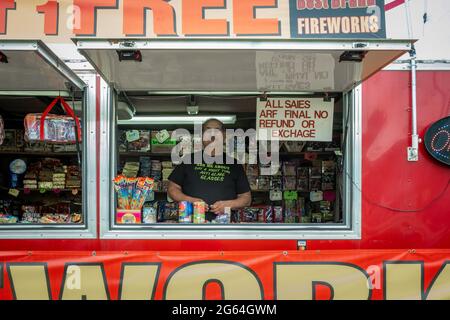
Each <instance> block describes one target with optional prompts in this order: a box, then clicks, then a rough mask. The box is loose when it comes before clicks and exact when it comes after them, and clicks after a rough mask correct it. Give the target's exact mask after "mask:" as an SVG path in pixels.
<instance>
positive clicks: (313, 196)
mask: <svg viewBox="0 0 450 320" xmlns="http://www.w3.org/2000/svg"><path fill="white" fill-rule="evenodd" d="M309 199H310V200H311V202H317V201H322V200H323V192H322V191H312V192H311V193H310V194H309Z"/></svg>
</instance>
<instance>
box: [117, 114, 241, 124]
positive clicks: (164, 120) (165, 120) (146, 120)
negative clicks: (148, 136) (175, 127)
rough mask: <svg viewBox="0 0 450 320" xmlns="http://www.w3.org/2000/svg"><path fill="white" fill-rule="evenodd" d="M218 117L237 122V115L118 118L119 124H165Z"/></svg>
mask: <svg viewBox="0 0 450 320" xmlns="http://www.w3.org/2000/svg"><path fill="white" fill-rule="evenodd" d="M211 118H214V119H217V120H219V121H221V122H222V123H223V124H235V123H236V116H235V115H227V116H224V115H208V116H136V117H133V118H132V119H130V120H118V122H117V123H118V124H119V125H139V124H141V125H143V124H154V125H159V124H161V125H165V124H194V123H203V122H205V121H206V120H208V119H211Z"/></svg>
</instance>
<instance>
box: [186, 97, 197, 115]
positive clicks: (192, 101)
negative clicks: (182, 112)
mask: <svg viewBox="0 0 450 320" xmlns="http://www.w3.org/2000/svg"><path fill="white" fill-rule="evenodd" d="M199 109H200V108H199V107H198V104H197V99H196V98H195V96H194V95H190V96H189V103H188V105H187V106H186V111H187V114H188V115H190V116H196V115H198V111H199Z"/></svg>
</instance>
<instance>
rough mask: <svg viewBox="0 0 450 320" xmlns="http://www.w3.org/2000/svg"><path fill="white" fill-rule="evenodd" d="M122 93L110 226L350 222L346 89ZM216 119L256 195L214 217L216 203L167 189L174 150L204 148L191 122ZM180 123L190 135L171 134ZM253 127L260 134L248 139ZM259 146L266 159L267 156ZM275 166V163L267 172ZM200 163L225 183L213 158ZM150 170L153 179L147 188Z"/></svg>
mask: <svg viewBox="0 0 450 320" xmlns="http://www.w3.org/2000/svg"><path fill="white" fill-rule="evenodd" d="M119 100H122V101H119V102H118V103H117V104H116V117H115V118H116V134H115V135H116V137H115V138H116V139H115V141H116V155H117V157H116V159H117V160H116V168H115V175H116V177H115V180H114V183H113V184H114V195H115V198H114V209H113V210H112V214H113V216H112V217H111V224H112V227H113V228H116V229H129V228H138V229H146V228H150V229H154V228H158V227H164V228H167V227H173V228H194V229H198V228H208V227H211V225H214V226H215V227H218V228H220V227H221V226H223V227H226V228H237V229H245V228H246V227H251V228H256V229H261V230H270V229H271V228H277V227H283V226H284V227H288V226H292V227H295V228H296V229H299V230H301V229H303V228H305V229H322V228H323V229H324V230H327V229H328V228H334V227H343V226H345V225H346V224H347V223H348V221H347V220H348V216H347V215H345V214H344V210H343V204H344V202H345V201H346V200H345V199H346V197H345V193H344V181H343V180H344V179H343V172H344V168H343V163H344V159H343V156H342V155H343V153H342V151H343V149H345V146H344V139H345V135H344V127H345V125H344V121H345V120H344V119H348V117H347V115H346V114H344V111H345V109H346V108H344V100H345V99H344V95H343V94H341V93H333V94H310V95H307V94H299V95H295V94H291V95H289V96H280V95H268V96H267V95H239V94H234V95H233V94H231V95H230V94H227V95H221V94H216V95H214V94H178V95H175V94H172V95H169V94H167V95H143V94H142V93H133V92H128V93H127V94H126V95H125V96H121V97H119ZM130 108H131V109H133V111H134V116H131V114H132V112H130ZM346 117H347V118H346ZM210 118H211V119H212V118H213V119H219V120H220V121H221V122H222V123H223V125H224V129H228V130H227V131H226V135H225V139H224V144H225V145H224V151H225V152H227V153H228V154H229V156H231V157H234V158H235V159H239V160H241V161H242V162H243V164H242V166H243V170H244V171H243V172H244V174H245V176H246V179H247V180H248V184H249V187H250V192H251V197H252V201H251V204H249V205H246V206H244V207H241V208H238V209H231V210H225V212H224V214H218V215H216V214H211V212H210V213H209V214H208V211H209V210H208V205H212V203H206V205H207V206H206V214H205V217H203V216H202V215H203V211H205V208H204V207H201V206H200V207H199V205H198V204H197V203H193V204H192V203H186V202H182V203H181V202H180V203H178V202H176V201H173V200H172V199H170V197H169V196H168V190H167V189H168V185H169V177H170V176H171V174H172V172H173V171H174V170H175V168H176V166H177V164H178V162H177V161H175V160H174V158H173V154H175V153H176V154H177V155H179V156H180V157H178V158H177V159H180V158H183V156H186V154H188V153H189V152H193V151H194V152H195V151H198V146H199V145H200V149H201V147H202V133H199V132H198V127H197V129H196V128H195V127H194V122H197V123H204V122H205V120H207V119H210ZM346 122H347V121H346ZM347 125H348V123H347ZM201 127H202V126H201V125H200V128H201ZM180 129H181V130H183V131H182V132H184V133H185V134H184V135H179V136H177V137H175V136H174V135H173V133H174V131H175V130H177V132H178V130H180ZM230 130H235V132H237V131H236V130H241V131H242V132H244V133H245V134H247V135H245V138H244V139H243V140H242V139H239V138H236V136H233V135H231V136H230V135H229V133H230V132H232V131H230ZM252 134H254V135H255V137H256V138H257V139H259V140H252V138H251V135H252ZM281 136H283V137H282V138H280V137H281ZM271 137H272V138H274V140H277V139H275V137H278V138H280V141H277V142H274V143H273V144H271V142H270V141H267V140H270V139H271ZM230 139H231V140H230ZM227 140H228V141H227ZM255 141H257V143H256V144H255V143H254V142H255ZM227 142H228V144H227ZM196 146H197V149H196ZM230 146H232V147H233V148H232V149H231V150H230V149H229V147H230ZM271 148H276V150H271ZM174 150H176V152H173V151H174ZM201 150H203V149H201ZM242 150H244V153H242V152H241V151H242ZM180 152H181V154H180ZM260 152H262V154H263V155H266V158H264V159H262V157H261V155H260ZM183 153H184V154H183ZM255 156H256V161H255V158H254V157H255ZM252 157H253V158H252ZM252 159H253V160H252ZM270 159H271V160H270ZM178 161H179V160H178ZM274 164H277V166H273V168H276V169H275V170H271V167H270V166H271V165H274ZM194 167H195V168H196V169H194V170H198V171H200V172H201V173H202V174H203V171H204V175H203V176H205V175H206V176H207V179H209V180H211V179H212V180H217V181H219V180H220V179H218V178H220V176H223V174H222V173H221V172H219V171H220V170H218V169H220V168H215V167H214V165H213V166H212V167H210V168H208V165H205V164H201V165H198V166H197V165H194ZM206 171H208V172H206ZM225 174H226V173H225ZM145 177H149V178H151V179H152V187H151V191H149V192H148V193H146V192H145V187H144V184H145V179H144V178H145ZM216 178H217V179H216ZM222 180H223V179H222ZM222 180H221V181H222ZM139 183H141V186H139ZM218 183H220V182H218ZM143 194H145V198H143V197H144V196H143ZM124 203H125V204H124ZM199 215H200V216H199ZM204 232H208V231H207V230H204Z"/></svg>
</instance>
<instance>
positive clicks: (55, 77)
mask: <svg viewBox="0 0 450 320" xmlns="http://www.w3.org/2000/svg"><path fill="white" fill-rule="evenodd" d="M13 2H14V1H13ZM93 2H95V1H93ZM106 2H108V1H105V3H106ZM110 2H111V3H110V7H108V6H106V5H105V4H103V5H102V7H97V6H96V5H95V4H93V5H92V6H81V7H80V8H79V9H80V10H81V11H80V12H81V13H80V14H82V15H83V14H84V15H86V17H88V19H81V21H82V23H81V25H80V26H77V27H74V30H73V32H71V33H70V34H69V35H65V36H66V38H71V41H72V43H74V44H75V46H76V49H77V50H78V53H77V57H78V58H79V60H78V61H73V60H72V61H62V59H60V58H58V57H57V55H56V54H55V53H52V50H51V49H49V48H48V47H47V46H46V45H44V44H43V43H42V42H41V41H35V40H3V39H1V38H0V59H1V61H2V63H0V72H1V78H0V94H1V95H0V115H1V116H2V117H3V122H4V129H3V131H4V133H3V135H4V141H3V143H2V144H1V145H0V153H1V154H2V155H3V156H2V160H1V162H0V165H1V166H2V167H1V169H2V175H1V176H0V181H2V197H1V199H0V201H1V202H0V210H1V211H0V219H1V224H0V238H1V239H0V257H1V260H0V284H1V285H0V298H1V299H83V298H86V299H257V300H259V299H450V266H449V265H448V260H449V259H450V232H449V231H450V222H449V219H448V217H447V216H448V214H450V208H449V203H450V192H449V191H448V185H449V178H450V171H449V167H448V164H449V161H448V159H449V150H450V149H449V148H450V138H449V137H450V133H449V132H450V131H449V126H450V125H449V114H450V104H449V101H450V90H449V86H448V83H449V80H450V72H449V71H448V70H449V69H448V68H447V63H446V62H445V61H441V62H439V63H436V64H432V65H431V64H430V63H429V61H428V63H425V62H424V61H420V59H417V58H416V52H415V48H417V46H419V45H420V41H418V42H416V41H414V40H395V39H386V29H385V26H384V24H385V23H384V20H385V14H387V13H386V12H385V10H384V8H386V7H384V1H359V2H358V3H359V4H360V6H359V7H358V6H357V5H355V6H354V7H347V6H346V4H344V5H343V7H339V5H337V4H336V3H335V2H333V1H320V8H319V7H316V8H306V6H308V5H309V4H308V3H309V2H308V1H306V2H305V1H280V4H278V3H277V2H276V1H246V2H245V4H243V3H244V2H239V1H234V2H233V6H234V8H235V9H236V10H237V9H239V10H238V11H236V10H235V11H233V12H232V13H231V14H230V12H228V9H229V8H227V4H226V3H225V4H224V8H222V9H219V8H216V7H214V8H215V10H210V9H211V8H209V9H208V10H206V11H204V9H203V7H205V6H207V5H206V4H194V2H193V1H186V0H184V1H175V2H176V3H177V4H179V6H176V5H174V7H170V6H171V5H170V4H168V3H166V2H164V4H160V6H159V7H158V6H157V7H153V6H151V8H140V9H142V10H140V9H139V8H138V7H136V6H131V5H130V4H129V1H123V3H122V4H121V5H116V4H117V3H119V2H116V1H110ZM217 2H221V1H217ZM247 2H248V3H247ZM363 2H364V3H365V5H363ZM0 3H2V2H1V1H0ZM76 3H77V1H74V4H76ZM120 3H121V2H120ZM199 3H200V2H199ZM249 3H252V4H251V5H250V4H249ZM318 3H319V2H318ZM332 3H334V4H333V5H332ZM380 3H383V4H380ZM64 5H66V4H64ZM262 5H264V6H271V5H272V6H273V7H260V6H262ZM303 5H304V6H305V7H304V6H303ZM240 6H242V7H240ZM332 6H334V7H332ZM0 8H1V7H0ZM175 8H176V9H175ZM270 8H272V9H270ZM107 9H111V10H110V16H108V17H104V19H105V25H107V26H112V22H111V21H112V16H113V15H116V14H121V13H122V14H123V31H122V32H116V31H115V30H106V31H103V33H102V32H99V33H98V34H96V28H97V10H98V12H103V11H107ZM138 9H139V10H138ZM147 9H151V10H152V11H154V12H153V14H154V16H160V15H162V16H165V19H156V18H155V17H154V20H155V21H154V24H153V29H152V30H153V32H154V33H155V34H156V35H157V36H159V37H149V36H147V35H146V34H147V32H148V31H147V28H150V27H149V26H147V25H146V24H145V19H146V15H145V14H144V15H143V17H144V18H143V19H142V17H141V18H138V17H140V16H141V13H142V12H144V13H145V12H146V10H147ZM169 9H170V10H169ZM197 9H199V10H197ZM368 9H377V10H375V11H370V12H369V11H368ZM8 10H9V12H10V13H12V12H14V10H16V8H15V7H14V8H13V7H11V8H9V9H8ZM46 10H47V11H45V12H46V13H47V16H49V17H50V15H49V13H51V12H52V11H51V7H49V8H47V9H46ZM175 10H180V11H179V12H177V13H179V15H180V16H179V17H178V19H181V20H180V21H178V20H177V18H176V16H175V13H174V12H175ZM202 10H203V11H202ZM220 10H227V14H229V15H230V16H227V17H228V18H223V16H220V14H219V15H218V12H219V11H220ZM260 10H262V11H263V12H264V15H262V16H261V15H258V16H257V14H256V13H255V12H260ZM270 10H277V11H278V12H281V11H283V12H284V11H288V18H287V19H284V18H279V19H274V18H268V16H270V17H272V16H271V15H270ZM41 11H43V9H41ZM116 11H117V12H116ZM211 11H214V12H215V13H216V15H214V14H212V12H211ZM113 12H114V13H113ZM198 12H200V14H198ZM201 12H203V14H201ZM205 12H208V13H209V14H211V15H208V16H205ZM249 12H250V14H249ZM252 12H253V16H252V14H251V13H252ZM368 12H369V13H368ZM374 12H375V13H374ZM248 15H249V17H248ZM285 15H286V14H285ZM100 17H101V15H99V20H101V19H100ZM180 17H181V18H180ZM280 17H283V15H281V16H280ZM320 17H328V20H327V18H320ZM132 18H134V19H132ZM172 18H173V19H172ZM227 19H228V20H227ZM173 21H174V22H173ZM45 25H46V37H48V33H47V32H50V31H51V26H52V24H50V23H49V21H47V22H46V24H45ZM105 25H103V23H99V26H98V27H99V28H100V29H102V28H105ZM179 25H181V31H180V28H179ZM337 25H340V26H341V27H342V30H337V29H335V30H334V31H335V33H336V34H337V35H333V34H331V33H330V30H332V28H333V26H334V27H335V28H338V29H339V27H337ZM13 26H14V23H13ZM10 28H11V26H10ZM286 28H288V29H289V30H290V33H289V32H288V33H286V31H284V30H285V29H286ZM330 28H331V29H330ZM47 29H48V30H47ZM112 29H114V28H112ZM142 29H143V30H142ZM150 29H151V28H150ZM49 30H50V31H49ZM53 31H54V30H53ZM142 31H144V32H142ZM61 32H63V31H61ZM30 33H31V34H33V35H34V33H32V32H31V31H30ZM6 34H8V33H6ZM118 35H119V36H118ZM11 37H15V38H18V39H19V38H21V37H20V36H19V35H17V34H15V31H11V34H10V36H9V38H10V39H11ZM27 37H29V35H28V36H27ZM405 38H408V39H412V37H411V36H408V37H405ZM68 45H69V44H68ZM70 45H73V44H70ZM416 45H417V46H416ZM52 48H55V51H57V48H58V47H57V46H52ZM401 57H402V58H401ZM399 59H400V60H401V59H404V61H403V63H396V64H391V63H393V62H394V61H397V62H398V61H399ZM386 66H389V67H388V68H385V67H386ZM437 69H440V70H437ZM55 98H57V99H56V100H57V101H59V102H60V103H59V104H61V105H62V106H63V107H64V106H67V105H68V106H69V107H70V110H73V111H74V116H73V117H72V118H75V117H76V116H77V117H78V118H79V119H80V122H81V126H80V127H81V139H78V138H79V137H78V138H77V139H76V141H75V142H73V141H72V143H67V141H65V142H66V143H64V144H62V143H55V141H52V143H48V141H38V142H36V143H32V142H30V141H29V140H30V139H23V137H24V136H25V137H26V138H27V137H28V131H29V125H28V122H27V121H26V119H28V118H29V117H32V115H35V117H37V119H39V117H42V116H43V115H41V113H42V112H44V110H45V109H46V107H47V106H48V105H50V104H51V103H52V101H54V99H55ZM59 104H58V105H59ZM65 111H66V113H70V112H67V108H65ZM58 112H59V111H58V110H57V108H56V107H55V109H54V110H53V111H52V115H51V116H52V117H54V119H65V120H67V118H68V116H67V115H66V116H64V115H63V114H62V113H61V112H59V113H58ZM54 113H55V114H54ZM208 118H216V119H219V120H221V121H222V122H223V123H224V124H225V126H226V128H228V129H242V132H244V133H251V132H253V133H254V134H256V135H257V137H258V138H260V139H259V142H261V141H265V140H266V139H267V136H265V134H268V135H269V137H277V139H276V141H277V144H272V145H270V146H271V148H272V147H273V148H274V149H270V154H269V153H267V154H268V155H269V157H268V158H270V160H272V161H275V162H277V161H278V162H279V163H278V170H276V172H271V173H270V174H267V173H266V172H267V171H266V170H265V169H267V166H265V164H263V163H261V161H260V160H261V154H257V157H256V158H257V160H258V161H256V162H254V163H245V165H244V168H245V171H246V174H247V178H248V180H249V184H250V187H251V189H252V204H251V206H249V207H246V208H242V209H239V210H234V211H232V212H230V214H229V216H228V217H227V220H226V221H225V223H224V221H216V223H178V221H179V205H178V204H177V203H174V202H173V201H171V200H170V199H169V198H168V196H167V177H168V175H169V174H170V173H171V172H172V170H173V168H174V166H175V164H174V161H173V158H172V151H173V150H174V148H177V147H178V146H179V145H180V144H181V143H187V144H188V145H192V144H194V143H195V142H196V141H198V137H199V136H196V132H195V129H194V123H196V122H202V121H204V120H205V119H208ZM24 119H25V130H26V131H25V134H24V132H23V130H24V126H23V122H24ZM56 122H57V121H56V120H55V123H56ZM40 123H41V124H42V123H43V121H41V122H40ZM70 123H72V122H70ZM72 125H73V123H72ZM61 127H62V125H61V124H60V123H57V124H55V129H54V131H51V127H50V126H49V127H48V128H47V129H48V130H49V132H54V133H55V134H57V133H58V132H59V131H58V128H61ZM66 129H67V130H69V131H70V130H71V127H67V126H66ZM176 129H184V131H183V132H184V134H185V136H183V137H182V138H180V137H178V139H179V140H177V138H176V137H175V136H173V135H171V133H172V132H173V131H174V130H176ZM74 132H77V131H76V128H74ZM192 133H193V137H192V136H191V135H192ZM261 137H264V139H263V138H261ZM249 140H251V137H250V136H247V137H246V139H243V140H239V139H236V140H233V141H232V144H233V145H242V144H244V145H245V144H246V142H247V141H249ZM269 140H270V139H269ZM262 145H264V147H265V148H267V147H268V146H267V145H266V144H263V143H261V144H258V145H257V147H258V148H257V149H251V148H250V149H249V148H248V146H245V147H247V149H246V152H247V155H246V156H247V157H250V155H251V153H252V151H255V150H256V151H257V152H259V151H260V148H261V146H262ZM274 146H275V147H274ZM269 164H270V163H269ZM222 169H223V168H222ZM214 172H217V171H214ZM214 172H213V173H211V172H209V173H208V174H209V175H210V177H211V176H212V177H213V179H216V178H217V175H215V173H214ZM123 176H127V178H124V177H123ZM140 178H142V179H140ZM146 178H147V179H146ZM120 179H122V180H120ZM127 179H129V180H127ZM123 181H125V182H126V183H127V184H125V185H121V184H119V182H123ZM147 183H148V184H149V186H147ZM150 185H151V187H150ZM130 186H131V187H130ZM149 189H151V190H149ZM128 200H130V201H132V200H134V201H136V203H139V205H138V206H137V207H135V208H132V209H131V208H130V207H127V208H124V207H122V204H123V203H127V202H126V201H128ZM193 222H195V221H193ZM197 222H198V221H197Z"/></svg>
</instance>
